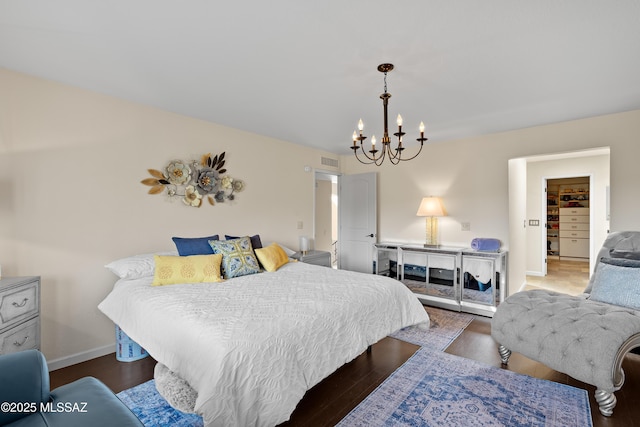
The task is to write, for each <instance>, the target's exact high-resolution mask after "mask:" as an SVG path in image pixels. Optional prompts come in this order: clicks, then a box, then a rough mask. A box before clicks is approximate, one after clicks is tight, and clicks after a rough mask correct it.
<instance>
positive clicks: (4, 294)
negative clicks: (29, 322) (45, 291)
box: [0, 280, 40, 331]
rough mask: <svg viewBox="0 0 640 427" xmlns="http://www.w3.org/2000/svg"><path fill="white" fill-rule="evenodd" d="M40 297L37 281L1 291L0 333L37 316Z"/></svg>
mask: <svg viewBox="0 0 640 427" xmlns="http://www.w3.org/2000/svg"><path fill="white" fill-rule="evenodd" d="M39 295H40V293H39V292H38V281H37V280H35V281H33V282H29V283H25V284H24V285H22V286H16V287H10V288H8V289H2V290H0V331H1V330H3V329H5V328H7V327H9V326H11V325H15V324H18V323H20V322H22V321H24V320H26V319H29V318H30V317H33V316H36V315H37V314H38V312H39V309H40V304H39V301H38V298H39Z"/></svg>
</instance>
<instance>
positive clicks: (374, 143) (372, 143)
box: [371, 135, 376, 148]
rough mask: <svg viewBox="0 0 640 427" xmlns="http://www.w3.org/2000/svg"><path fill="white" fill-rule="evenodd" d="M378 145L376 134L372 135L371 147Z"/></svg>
mask: <svg viewBox="0 0 640 427" xmlns="http://www.w3.org/2000/svg"><path fill="white" fill-rule="evenodd" d="M375 146H376V136H375V135H371V147H373V148H375Z"/></svg>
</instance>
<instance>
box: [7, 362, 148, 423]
mask: <svg viewBox="0 0 640 427" xmlns="http://www.w3.org/2000/svg"><path fill="white" fill-rule="evenodd" d="M0 403H1V404H2V409H1V410H0V425H3V426H12V427H27V426H29V427H31V426H33V427H40V426H42V427H56V426H61V427H75V426H78V427H80V426H82V427H85V426H94V427H99V426H104V427H107V426H118V427H143V425H142V423H141V422H140V421H139V420H138V418H136V416H135V415H134V414H133V412H131V410H130V409H129V408H127V407H126V406H125V404H124V403H122V402H121V401H120V399H118V397H117V396H116V395H115V394H113V393H112V392H111V390H110V389H109V388H108V387H107V386H106V385H104V384H103V383H101V382H100V381H98V380H97V379H95V378H93V377H85V378H81V379H79V380H77V381H74V382H72V383H69V384H66V385H63V386H61V387H58V388H56V389H55V390H53V391H49V370H48V368H47V361H46V360H45V358H44V356H43V355H42V353H40V352H39V351H38V350H25V351H20V352H17V353H11V354H5V355H2V356H0Z"/></svg>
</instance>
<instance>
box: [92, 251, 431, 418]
mask: <svg viewBox="0 0 640 427" xmlns="http://www.w3.org/2000/svg"><path fill="white" fill-rule="evenodd" d="M151 281H152V277H147V278H143V279H137V280H119V281H118V282H117V283H116V284H115V286H114V289H113V291H112V292H111V293H110V294H109V295H108V296H107V297H106V298H105V299H104V301H102V302H101V303H100V305H99V306H98V307H99V309H100V310H101V311H102V312H103V313H105V314H106V315H107V316H108V317H109V318H110V319H111V320H113V322H115V323H116V324H118V325H119V326H120V327H121V328H122V329H123V330H124V331H125V332H126V333H127V334H128V335H129V336H130V337H131V338H132V339H133V340H135V341H136V342H137V343H139V344H140V345H141V346H142V347H143V348H145V349H146V350H147V351H148V352H149V354H151V355H152V356H153V357H154V358H155V359H156V360H157V361H158V362H160V363H162V364H164V365H166V366H167V367H168V368H169V369H171V370H172V371H174V372H175V373H177V374H178V375H180V376H181V377H182V378H184V379H185V380H186V381H188V382H189V384H190V385H191V386H192V387H193V388H194V389H195V390H196V391H198V399H197V401H196V411H197V412H198V413H200V414H202V415H203V417H204V421H205V425H206V426H214V425H215V426H227V427H228V426H243V427H244V426H253V425H256V426H273V425H276V424H279V423H281V422H284V421H286V420H288V419H289V417H290V415H291V413H292V412H293V410H294V409H295V407H296V405H297V403H298V402H299V401H300V399H302V397H303V395H304V394H305V392H306V391H307V390H308V389H310V388H311V387H313V386H314V385H315V384H317V383H318V382H320V381H321V380H322V379H324V378H325V377H327V376H328V375H329V374H331V373H333V372H334V371H335V370H336V369H337V368H339V367H340V366H342V365H343V364H345V363H347V362H349V361H351V360H353V359H354V358H355V357H356V356H358V355H359V354H361V353H362V352H363V351H364V350H365V349H366V348H367V346H368V345H370V344H373V343H375V342H377V341H379V340H380V339H382V338H383V337H385V336H387V335H389V334H390V333H392V332H395V331H396V330H398V329H400V328H402V327H405V326H409V325H415V324H418V323H422V322H427V323H426V324H427V325H428V321H429V318H428V316H427V314H426V312H425V310H424V308H423V306H422V304H421V303H420V302H419V301H418V299H417V298H416V297H415V296H414V295H413V293H411V292H410V291H409V290H408V289H407V288H406V287H405V286H404V285H403V284H402V283H400V282H398V281H396V280H393V279H390V278H386V277H381V276H376V275H372V274H362V273H354V272H348V271H339V270H333V269H331V268H326V267H319V266H315V265H309V264H304V263H290V264H287V265H285V266H283V267H282V268H280V269H279V270H278V271H276V272H274V273H260V274H254V275H250V276H243V277H239V278H235V279H230V280H227V281H225V282H222V283H204V284H202V283H201V284H184V285H170V286H160V287H152V286H150V284H151Z"/></svg>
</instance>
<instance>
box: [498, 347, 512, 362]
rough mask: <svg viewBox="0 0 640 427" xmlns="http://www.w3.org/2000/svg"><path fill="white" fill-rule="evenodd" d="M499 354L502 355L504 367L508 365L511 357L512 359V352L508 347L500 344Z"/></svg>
mask: <svg viewBox="0 0 640 427" xmlns="http://www.w3.org/2000/svg"><path fill="white" fill-rule="evenodd" d="M498 353H500V361H501V362H502V364H503V365H506V364H507V363H509V357H511V350H509V349H508V348H507V347H505V346H503V345H502V344H500V346H499V347H498Z"/></svg>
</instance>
